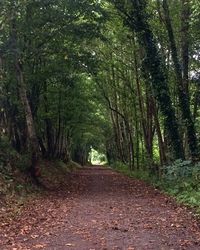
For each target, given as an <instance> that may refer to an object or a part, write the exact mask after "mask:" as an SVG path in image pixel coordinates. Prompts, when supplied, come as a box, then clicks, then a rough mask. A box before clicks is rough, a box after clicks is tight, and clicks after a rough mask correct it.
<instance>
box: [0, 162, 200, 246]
mask: <svg viewBox="0 0 200 250" xmlns="http://www.w3.org/2000/svg"><path fill="white" fill-rule="evenodd" d="M0 240H1V242H0V249H1V250H4V249H5V250H7V249H8V250H9V249H13V250H20V249H49V250H61V249H73V250H103V249H104V250H106V249H107V250H112V249H113V250H114V249H115V250H117V249H118V250H120V249H121V250H133V249H136V250H143V249H146V250H151V249H155V250H165V249H166V250H172V249H174V250H175V249H189V250H192V249H200V227H199V222H198V221H197V220H195V219H194V218H193V216H192V213H191V212H189V211H188V210H187V209H186V208H184V207H183V206H179V205H177V204H176V203H175V202H174V201H173V200H172V199H171V198H169V197H168V196H166V195H164V194H161V193H160V192H159V191H158V190H156V189H154V188H153V187H151V186H149V185H148V184H145V183H144V182H143V181H138V180H133V179H130V178H128V177H125V176H123V175H121V174H118V173H116V172H113V171H112V170H109V169H105V168H103V167H90V168H83V169H81V170H77V171H75V172H74V173H73V174H71V175H70V178H69V179H68V180H67V182H66V185H65V186H63V187H61V188H60V189H58V190H57V191H48V192H45V193H43V194H41V195H39V196H38V197H35V198H34V199H33V200H32V201H30V202H28V204H26V205H24V207H22V209H21V211H20V213H19V214H18V216H15V217H14V218H12V219H10V220H9V221H8V222H4V223H1V228H0Z"/></svg>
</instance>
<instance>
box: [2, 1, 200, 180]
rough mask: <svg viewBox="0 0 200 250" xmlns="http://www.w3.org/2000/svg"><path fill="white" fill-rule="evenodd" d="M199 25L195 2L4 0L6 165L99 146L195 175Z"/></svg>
mask: <svg viewBox="0 0 200 250" xmlns="http://www.w3.org/2000/svg"><path fill="white" fill-rule="evenodd" d="M199 27H200V3H199V1H198V0H178V1H175V0H149V1H146V0H128V1H123V0H108V1H105V0H101V1H99V0H90V1H85V0H76V1H75V0H27V1H23V0H14V1H13V0H12V1H10V0H3V1H1V3H0V31H1V32H0V84H1V85H0V105H1V109H0V135H1V137H0V140H1V141H0V150H1V152H0V161H1V162H0V164H1V166H0V168H1V169H0V171H6V168H8V167H10V165H16V166H15V167H17V166H18V165H19V166H18V167H19V168H21V169H23V170H26V171H27V172H28V173H30V174H31V176H32V177H33V179H36V178H37V174H38V173H37V172H38V165H39V164H38V162H39V160H40V159H48V160H55V159H59V160H62V161H64V162H69V161H70V160H73V161H75V162H78V163H80V164H81V165H86V164H88V161H89V158H90V157H89V156H90V153H91V149H92V148H93V149H95V150H97V151H98V152H99V153H100V154H103V155H105V158H106V159H107V162H108V164H109V165H114V164H116V165H120V166H122V167H123V166H124V167H125V168H128V169H129V170H131V171H140V170H141V171H145V172H147V173H149V174H150V175H153V176H156V178H162V177H163V176H164V175H166V173H167V174H169V173H171V177H173V176H175V175H176V174H178V175H181V176H182V175H184V174H186V175H187V176H188V175H189V176H192V178H193V180H197V181H198V178H199V177H198V176H199V173H200V172H199V171H200V170H199V164H198V161H199V156H200V155H199V138H200V125H199V124H200V123H199V121H200V61H199V59H200V58H199V57H200V54H199V53H200V52H199V51H200V31H199ZM17 162H20V163H17ZM165 166H167V167H165ZM170 166H171V167H170ZM194 169H195V174H194V171H193V170H194ZM170 171H171V172H170ZM174 171H177V173H175V172H174Z"/></svg>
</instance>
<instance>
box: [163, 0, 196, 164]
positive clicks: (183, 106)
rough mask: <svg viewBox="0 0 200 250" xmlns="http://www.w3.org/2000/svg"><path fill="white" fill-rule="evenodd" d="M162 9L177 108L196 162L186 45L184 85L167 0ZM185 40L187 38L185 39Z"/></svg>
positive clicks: (191, 153) (164, 0)
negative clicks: (170, 57)
mask: <svg viewBox="0 0 200 250" xmlns="http://www.w3.org/2000/svg"><path fill="white" fill-rule="evenodd" d="M163 9H164V13H165V22H166V28H167V31H168V36H169V42H170V46H171V53H172V60H173V63H174V68H175V74H176V80H177V92H178V97H179V106H180V111H181V114H182V121H183V123H184V125H185V127H186V129H187V137H188V144H189V149H190V155H191V157H192V159H193V160H196V158H197V157H198V143H197V137H196V131H195V127H194V121H193V119H192V115H191V111H190V104H189V96H188V52H187V50H188V48H187V46H188V44H186V45H184V46H185V48H184V50H186V51H184V67H185V68H184V72H183V73H184V77H185V81H186V82H185V84H184V81H183V78H182V71H181V64H180V62H179V58H178V52H177V47H176V42H175V37H174V32H173V28H172V24H171V19H170V14H169V6H168V2H167V0H163ZM186 39H187V38H186Z"/></svg>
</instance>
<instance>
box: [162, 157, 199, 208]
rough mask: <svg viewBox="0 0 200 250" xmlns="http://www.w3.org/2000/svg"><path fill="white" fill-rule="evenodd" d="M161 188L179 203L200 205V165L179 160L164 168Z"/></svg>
mask: <svg viewBox="0 0 200 250" xmlns="http://www.w3.org/2000/svg"><path fill="white" fill-rule="evenodd" d="M161 188H163V189H164V190H165V191H167V192H168V193H170V194H172V195H175V196H176V198H177V199H178V201H180V202H183V203H187V204H190V205H193V206H199V205H200V163H196V164H193V163H192V162H191V161H182V160H177V161H175V162H174V163H173V164H171V165H169V166H165V167H164V168H163V176H162V180H161Z"/></svg>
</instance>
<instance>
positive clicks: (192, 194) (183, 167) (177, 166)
mask: <svg viewBox="0 0 200 250" xmlns="http://www.w3.org/2000/svg"><path fill="white" fill-rule="evenodd" d="M111 167H112V168H113V169H115V170H117V171H119V172H120V173H123V174H124V175H127V176H129V177H133V178H136V179H141V180H144V181H146V182H149V183H150V184H152V185H153V186H155V187H156V188H159V189H161V190H162V191H164V192H166V193H168V194H170V195H172V196H174V197H175V198H176V199H177V201H178V202H180V203H183V204H186V205H189V206H192V207H195V208H196V209H197V212H198V213H200V163H196V164H193V163H192V162H191V161H182V160H177V161H175V162H174V163H173V164H171V165H168V166H163V167H162V169H161V176H160V178H158V177H157V176H156V175H155V174H152V173H151V172H150V171H149V170H148V169H134V170H130V168H129V167H128V166H127V165H125V164H123V163H120V162H116V163H115V164H113V165H112V166H111Z"/></svg>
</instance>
